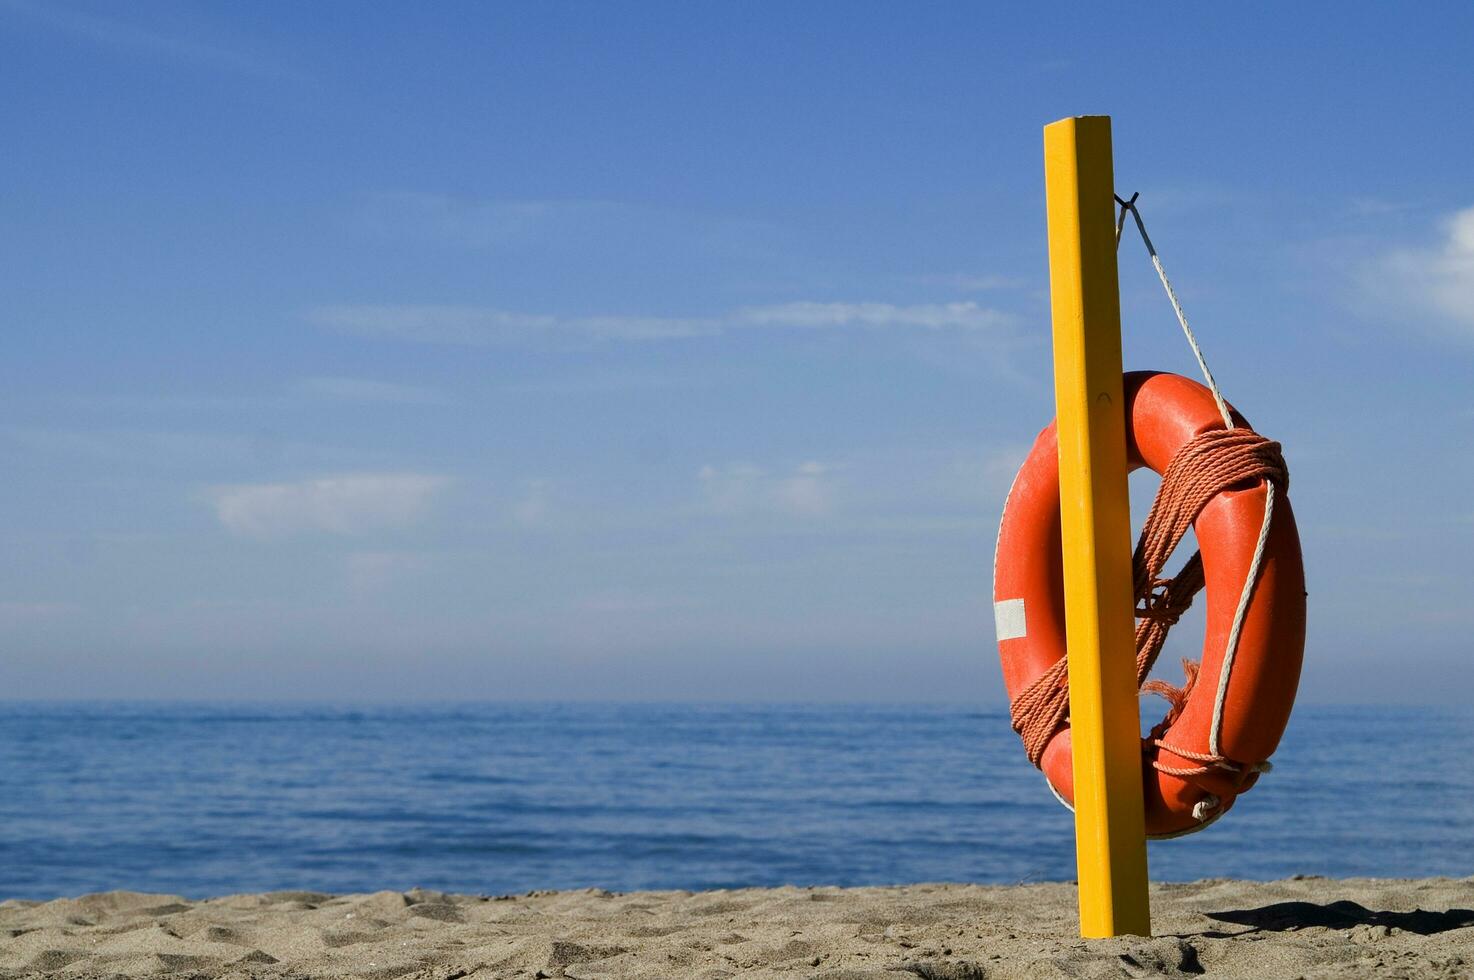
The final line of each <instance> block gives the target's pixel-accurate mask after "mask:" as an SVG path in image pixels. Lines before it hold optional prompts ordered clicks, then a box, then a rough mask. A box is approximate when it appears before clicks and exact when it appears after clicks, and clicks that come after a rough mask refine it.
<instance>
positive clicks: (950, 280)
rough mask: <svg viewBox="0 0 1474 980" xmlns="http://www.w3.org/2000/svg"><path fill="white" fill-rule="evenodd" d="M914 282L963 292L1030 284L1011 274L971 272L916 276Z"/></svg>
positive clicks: (978, 291)
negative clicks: (998, 274)
mask: <svg viewBox="0 0 1474 980" xmlns="http://www.w3.org/2000/svg"><path fill="white" fill-rule="evenodd" d="M912 281H913V282H918V283H921V284H922V285H925V286H943V287H945V288H947V289H955V290H957V291H959V292H963V293H986V292H991V291H992V290H995V289H1019V288H1021V287H1023V286H1026V285H1028V283H1027V281H1026V280H1023V279H1016V278H1013V277H1011V276H996V275H988V274H979V273H969V272H952V273H943V274H939V275H929V276H916V277H915V278H914V279H913V280H912Z"/></svg>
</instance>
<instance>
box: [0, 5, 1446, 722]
mask: <svg viewBox="0 0 1474 980" xmlns="http://www.w3.org/2000/svg"><path fill="white" fill-rule="evenodd" d="M1471 41H1474V7H1470V6H1469V5H1467V4H1447V5H1436V4H1424V5H1418V6H1416V7H1408V8H1401V9H1400V10H1399V12H1398V14H1397V16H1395V17H1393V16H1389V15H1388V13H1387V11H1386V10H1385V8H1380V7H1375V6H1372V5H1355V4H1335V5H1331V4H1325V5H1319V6H1311V5H1293V6H1292V5H1233V6H1231V7H1218V8H1211V9H1210V8H1208V7H1203V6H1161V7H1158V8H1155V9H1152V10H1150V11H1144V10H1133V11H1126V10H1124V9H1123V10H1111V9H1106V8H1104V7H1102V8H1099V9H1094V10H1084V11H1081V10H1077V9H1073V8H1071V7H1069V6H1054V7H1051V6H1048V5H1042V4H1036V5H1028V6H1027V7H1026V6H1025V5H980V4H925V5H921V4H906V5H900V4H896V5H882V4H806V5H800V4H731V5H715V4H683V3H672V4H656V3H645V4H639V5H624V6H616V5H613V4H595V3H587V4H566V3H541V4H471V3H466V4H450V3H447V4H435V5H412V4H400V5H388V4H385V5H364V4H356V3H315V4H294V3H261V4H249V5H241V4H231V5H227V4H213V5H211V4H183V3H170V2H153V3H149V4H141V5H127V6H121V5H115V4H73V3H39V2H38V3H31V2H14V0H10V2H0V65H3V66H4V67H3V69H0V72H3V78H4V80H5V89H6V97H5V99H4V100H3V101H0V121H3V131H4V134H5V138H4V143H5V150H4V152H3V153H0V268H3V270H4V271H3V274H0V327H3V336H4V338H5V356H4V357H3V358H0V460H3V465H4V470H5V479H4V480H3V481H0V542H3V547H0V649H3V651H4V664H5V666H4V668H3V675H0V676H3V684H4V687H5V692H6V693H7V694H8V695H11V696H16V697H102V696H122V697H139V696H165V697H196V698H214V697H244V698H322V697H326V698H346V699H356V698H374V699H377V698H394V699H401V698H449V697H454V698H593V697H617V698H700V699H851V698H854V699H927V698H945V699H948V700H976V701H979V702H984V703H997V702H999V701H1000V699H1001V697H1002V694H1001V682H1000V678H999V675H998V669H997V666H996V653H995V648H994V645H993V642H992V619H991V604H990V601H989V600H990V595H989V588H990V572H991V568H990V565H991V556H992V547H993V537H994V533H995V530H996V527H997V519H998V514H999V511H1000V509H1001V506H1002V499H1003V495H1004V493H1005V491H1006V489H1007V486H1008V482H1009V480H1010V478H1011V475H1012V471H1013V469H1014V468H1015V466H1016V465H1017V463H1018V462H1019V460H1020V459H1021V457H1022V454H1023V452H1024V451H1025V450H1026V448H1027V446H1028V444H1029V443H1030V441H1031V440H1032V438H1033V436H1034V434H1035V433H1036V432H1037V431H1038V429H1039V428H1040V427H1041V426H1043V425H1044V424H1045V423H1046V422H1047V421H1048V419H1049V416H1050V414H1051V404H1052V396H1051V388H1050V384H1051V382H1050V375H1049V348H1048V331H1049V322H1048V306H1047V299H1046V295H1045V291H1046V287H1047V259H1046V251H1045V240H1044V213H1043V189H1042V172H1041V170H1042V164H1041V134H1040V130H1041V127H1042V126H1043V125H1044V124H1045V123H1047V122H1049V121H1051V120H1053V119H1056V118H1059V117H1061V116H1066V115H1072V114H1083V113H1107V114H1111V115H1112V116H1113V117H1114V127H1115V140H1116V171H1117V175H1118V184H1119V186H1120V188H1121V190H1123V191H1125V192H1130V191H1140V192H1141V194H1142V198H1141V205H1142V208H1143V213H1144V215H1145V217H1146V219H1147V221H1148V224H1149V227H1150V228H1151V229H1152V232H1153V235H1154V237H1155V238H1156V240H1157V243H1158V246H1159V248H1160V249H1161V251H1162V254H1163V258H1164V260H1165V262H1166V263H1167V266H1168V269H1169V271H1170V272H1171V273H1172V274H1173V276H1174V280H1175V284H1176V285H1177V286H1178V288H1179V291H1180V293H1181V295H1182V297H1183V300H1184V302H1185V304H1186V305H1187V308H1188V312H1189V314H1190V315H1191V316H1192V317H1193V320H1194V323H1195V325H1196V327H1197V328H1198V331H1199V333H1200V336H1201V338H1202V340H1203V343H1204V345H1205V347H1206V349H1207V352H1208V354H1209V357H1210V359H1211V362H1212V363H1213V365H1214V367H1215V370H1216V372H1217V374H1218V376H1219V379H1220V381H1221V382H1222V383H1223V385H1224V387H1225V389H1226V391H1227V392H1228V394H1229V396H1230V398H1231V399H1232V400H1233V401H1234V402H1235V403H1236V404H1237V405H1238V406H1239V407H1240V408H1241V409H1242V410H1243V411H1244V412H1245V413H1246V414H1247V415H1248V416H1249V418H1250V419H1251V420H1252V421H1254V422H1255V424H1256V425H1257V426H1258V427H1259V428H1260V429H1261V430H1262V431H1264V432H1266V433H1267V434H1270V435H1271V436H1273V437H1275V438H1279V439H1281V440H1282V441H1283V442H1284V443H1285V446H1286V450H1287V455H1288V458H1289V460H1290V465H1291V471H1292V485H1291V496H1292V499H1293V500H1294V502H1295V506H1296V511H1297V515H1298V517H1299V521H1300V526H1301V533H1302V536H1303V542H1304V545H1305V549H1306V558H1307V571H1308V576H1309V588H1310V593H1311V595H1310V616H1311V621H1310V634H1309V642H1308V649H1307V668H1306V674H1305V682H1304V686H1303V695H1302V696H1303V697H1305V698H1307V699H1311V700H1319V701H1376V700H1383V699H1392V700H1401V701H1416V700H1423V699H1433V700H1464V699H1467V697H1468V695H1469V694H1470V686H1469V683H1468V681H1467V677H1468V668H1467V666H1466V664H1467V661H1468V656H1469V653H1470V643H1469V636H1470V633H1471V629H1474V595H1471V593H1474V588H1471V587H1474V571H1471V568H1470V563H1469V560H1468V554H1469V552H1470V549H1471V545H1474V503H1471V502H1470V499H1469V487H1470V486H1471V484H1474V456H1471V450H1470V448H1469V447H1470V446H1471V445H1474V409H1471V408H1470V404H1469V399H1468V397H1467V393H1468V391H1469V388H1470V380H1471V373H1474V371H1471V369H1474V182H1471V179H1470V177H1469V161H1470V160H1471V159H1474V127H1471V126H1470V125H1469V120H1470V119H1474V84H1471V82H1470V76H1469V70H1468V51H1469V47H1470V44H1471ZM1122 301H1123V311H1124V318H1125V324H1126V336H1125V346H1126V360H1127V364H1128V366H1129V367H1134V368H1146V367H1152V368H1160V369H1167V370H1175V371H1180V372H1184V373H1190V372H1191V370H1192V368H1193V364H1192V361H1191V359H1190V356H1189V355H1188V352H1187V350H1186V348H1185V346H1184V345H1183V343H1182V341H1181V339H1180V335H1179V334H1178V333H1177V327H1176V324H1175V322H1174V321H1173V319H1172V316H1171V312H1170V309H1169V308H1168V307H1167V305H1166V302H1165V300H1164V299H1163V297H1162V296H1161V294H1160V290H1159V287H1158V286H1157V284H1156V282H1155V279H1154V278H1153V274H1152V272H1151V269H1150V267H1149V265H1148V264H1147V262H1146V259H1145V256H1144V254H1143V253H1142V252H1141V250H1140V246H1139V243H1137V242H1135V241H1128V242H1127V244H1126V245H1125V247H1124V249H1123V259H1122ZM1133 488H1134V492H1135V493H1136V495H1137V497H1138V498H1140V501H1139V502H1142V501H1144V500H1145V499H1147V498H1146V497H1145V496H1144V495H1146V494H1149V492H1150V489H1151V483H1150V481H1149V480H1140V479H1138V480H1135V481H1134V482H1133ZM1200 628H1201V621H1200V620H1194V619H1192V618H1189V619H1187V620H1185V621H1184V623H1183V626H1182V627H1180V628H1179V633H1181V634H1182V635H1180V636H1179V637H1178V638H1177V640H1176V641H1175V644H1174V648H1175V651H1176V652H1178V653H1188V652H1192V650H1193V648H1194V646H1195V643H1196V638H1197V631H1198V630H1200ZM1175 659H1176V658H1175V657H1174V656H1172V655H1170V652H1169V656H1166V657H1164V658H1163V662H1164V663H1173V662H1175ZM1174 670H1175V668H1174Z"/></svg>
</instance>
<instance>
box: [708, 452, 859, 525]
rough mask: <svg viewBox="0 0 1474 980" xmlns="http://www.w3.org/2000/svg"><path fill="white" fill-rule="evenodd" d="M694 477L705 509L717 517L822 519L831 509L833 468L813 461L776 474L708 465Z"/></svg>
mask: <svg viewBox="0 0 1474 980" xmlns="http://www.w3.org/2000/svg"><path fill="white" fill-rule="evenodd" d="M696 478H697V481H698V482H699V484H700V488H701V495H702V499H703V500H704V501H705V503H706V506H707V508H708V509H709V510H711V511H712V512H714V513H718V514H724V515H737V514H751V513H763V512H769V513H782V514H788V515H790V516H794V517H823V516H825V515H827V514H829V513H831V512H832V511H833V509H834V484H833V480H832V468H831V467H829V466H826V465H825V464H823V463H820V462H817V461H813V460H810V461H807V462H804V463H800V464H799V465H798V466H796V467H794V468H793V469H791V470H789V471H786V472H782V471H780V472H776V473H775V472H770V471H768V470H765V469H763V468H762V467H759V466H754V465H752V464H751V463H728V464H726V465H724V466H712V465H707V466H703V467H702V468H701V469H700V470H699V471H698V472H697V474H696Z"/></svg>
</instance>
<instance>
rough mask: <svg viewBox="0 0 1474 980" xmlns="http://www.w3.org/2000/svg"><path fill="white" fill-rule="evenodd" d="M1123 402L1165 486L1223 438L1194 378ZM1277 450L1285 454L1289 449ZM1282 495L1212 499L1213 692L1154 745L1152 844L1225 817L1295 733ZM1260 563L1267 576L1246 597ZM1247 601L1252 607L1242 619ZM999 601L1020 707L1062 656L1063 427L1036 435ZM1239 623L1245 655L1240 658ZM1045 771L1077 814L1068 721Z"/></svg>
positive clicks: (1136, 451)
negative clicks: (1172, 473) (1181, 460)
mask: <svg viewBox="0 0 1474 980" xmlns="http://www.w3.org/2000/svg"><path fill="white" fill-rule="evenodd" d="M1124 392H1125V409H1126V434H1127V452H1128V457H1129V466H1130V468H1131V469H1136V468H1138V467H1141V466H1146V467H1150V468H1151V469H1152V470H1154V471H1156V472H1157V473H1158V474H1164V473H1166V471H1167V468H1168V466H1169V465H1170V464H1171V462H1172V460H1173V458H1174V457H1175V456H1177V454H1178V453H1179V451H1180V450H1182V449H1183V447H1184V446H1186V445H1187V444H1188V443H1189V442H1193V441H1194V440H1197V439H1199V437H1203V436H1204V434H1205V433H1209V432H1210V431H1212V430H1223V429H1224V428H1225V426H1224V421H1223V418H1222V416H1221V415H1220V413H1219V410H1218V408H1217V406H1216V404H1215V402H1214V399H1213V396H1212V394H1211V393H1210V392H1209V390H1208V389H1207V388H1205V387H1203V386H1202V385H1200V384H1198V383H1197V382H1196V381H1192V380H1190V379H1188V378H1184V377H1181V376H1179V375H1175V374H1165V373H1158V372H1150V371H1139V372H1130V373H1128V374H1126V376H1125V382H1124ZM1235 424H1236V425H1238V426H1242V427H1243V428H1242V430H1234V431H1244V432H1251V431H1252V430H1249V429H1248V426H1247V423H1246V422H1244V421H1243V419H1242V418H1241V417H1238V416H1235ZM1255 438H1258V437H1255ZM1269 445H1271V446H1274V451H1275V452H1276V454H1277V452H1278V447H1277V446H1275V444H1272V443H1270V444H1269ZM1275 490H1276V488H1275V487H1274V486H1273V484H1272V483H1271V482H1270V481H1268V480H1265V479H1257V480H1252V481H1240V482H1238V483H1235V484H1233V485H1232V486H1230V487H1228V488H1226V489H1223V490H1221V491H1219V492H1217V493H1216V494H1215V495H1213V496H1212V497H1211V499H1209V500H1208V501H1207V503H1206V505H1205V506H1203V507H1202V509H1201V511H1199V512H1197V514H1196V516H1195V517H1194V518H1192V529H1193V531H1194V533H1195V535H1196V537H1197V542H1198V546H1199V548H1200V550H1201V558H1202V575H1203V583H1204V585H1205V587H1206V591H1207V594H1208V595H1207V627H1206V631H1205V636H1204V639H1203V657H1202V661H1201V665H1200V670H1199V671H1198V672H1197V676H1200V677H1201V678H1202V682H1201V683H1197V684H1191V686H1190V690H1188V691H1186V692H1185V694H1186V696H1185V698H1182V699H1180V703H1179V704H1178V705H1177V706H1176V707H1175V708H1174V710H1173V711H1172V712H1171V713H1170V714H1169V716H1168V718H1167V719H1164V723H1163V724H1161V725H1158V726H1157V728H1156V729H1154V730H1153V732H1152V736H1151V737H1148V738H1147V739H1144V740H1143V752H1142V766H1143V773H1142V775H1143V784H1144V788H1145V804H1146V806H1145V811H1146V830H1147V834H1148V835H1149V836H1152V837H1173V836H1178V835H1181V834H1184V833H1191V832H1192V831H1194V830H1197V829H1200V828H1201V827H1202V826H1205V825H1206V824H1207V823H1209V822H1211V821H1212V820H1214V819H1217V817H1219V816H1221V815H1222V814H1223V813H1224V812H1226V811H1227V810H1228V809H1229V808H1230V807H1231V806H1232V805H1233V803H1234V801H1235V799H1236V798H1237V797H1238V796H1239V794H1241V793H1243V792H1244V791H1245V790H1247V789H1248V788H1249V787H1251V786H1252V785H1254V783H1255V781H1256V780H1257V778H1258V776H1259V774H1260V773H1261V772H1263V771H1267V769H1268V759H1269V757H1270V755H1271V754H1273V752H1274V750H1275V748H1276V747H1277V746H1278V744H1279V741H1280V737H1281V736H1282V735H1283V734H1284V731H1285V726H1286V724H1287V723H1288V721H1289V717H1290V710H1291V707H1292V706H1293V704H1294V700H1295V689H1296V687H1297V686H1298V684H1299V679H1300V667H1301V661H1302V659H1303V656H1304V646H1305V572H1304V566H1303V563H1302V560H1301V555H1300V539H1299V535H1298V533H1297V531H1296V529H1295V518H1294V514H1293V512H1292V511H1291V509H1290V503H1289V499H1288V497H1287V496H1286V494H1285V493H1283V492H1279V493H1276V492H1275ZM1261 536H1262V537H1263V543H1262V550H1261V546H1260V539H1261ZM1174 543H1175V542H1174ZM1256 552H1258V554H1259V561H1258V569H1257V575H1255V576H1253V580H1252V581H1249V582H1248V584H1247V585H1246V580H1249V579H1250V571H1251V569H1252V568H1253V567H1254V564H1255V556H1256ZM1163 557H1164V558H1165V555H1164V556H1163ZM1137 572H1138V581H1140V577H1139V576H1140V569H1139V568H1138V569H1137ZM1138 598H1141V596H1140V595H1139V596H1138ZM1241 600H1247V604H1246V606H1245V608H1244V610H1243V611H1242V612H1240V611H1239V607H1240V605H1241ZM993 601H994V613H995V618H996V621H997V635H998V651H999V655H1000V657H1001V659H1002V663H1003V680H1004V684H1005V686H1006V687H1007V689H1008V696H1009V700H1010V702H1011V703H1013V704H1015V706H1017V704H1018V700H1019V698H1020V696H1021V695H1024V694H1025V692H1027V691H1029V689H1030V688H1031V686H1033V685H1035V683H1036V682H1038V681H1040V679H1041V677H1042V676H1043V675H1044V674H1045V673H1046V672H1048V671H1050V669H1051V668H1052V667H1054V665H1055V664H1056V662H1058V661H1060V660H1061V659H1062V658H1063V657H1064V655H1065V610H1064V585H1063V570H1062V557H1061V541H1060V489H1059V459H1058V455H1057V442H1056V434H1055V426H1054V424H1053V423H1051V424H1050V425H1049V426H1048V427H1047V428H1046V429H1044V431H1043V432H1041V433H1040V434H1039V437H1038V439H1037V440H1036V441H1035V442H1034V447H1033V450H1032V451H1031V452H1030V453H1029V456H1028V458H1027V459H1026V460H1025V461H1024V464H1023V466H1022V468H1020V470H1019V472H1018V476H1017V477H1016V478H1015V480H1014V483H1013V487H1012V488H1011V489H1010V490H1009V493H1008V500H1007V502H1006V503H1005V505H1004V508H1003V520H1002V523H1001V525H1000V527H999V531H998V545H997V551H996V553H995V556H994V573H993ZM1147 604H1148V606H1150V597H1148V603H1147ZM1149 615H1151V613H1150V611H1149V610H1148V609H1138V611H1137V616H1138V618H1141V617H1143V616H1149ZM1236 621H1237V623H1238V625H1239V631H1238V636H1237V643H1236V644H1234V645H1233V646H1234V648H1233V649H1229V647H1230V642H1229V641H1230V637H1231V634H1232V632H1233V626H1234V625H1235V622H1236ZM1058 672H1059V669H1058V668H1057V669H1056V673H1058ZM1191 681H1192V674H1191V673H1190V675H1189V682H1191ZM1061 683H1067V681H1062V682H1061ZM1016 727H1017V726H1016ZM1047 734H1048V733H1046V735H1047ZM1037 741H1039V742H1040V744H1043V742H1042V739H1040V740H1037ZM1036 764H1037V765H1038V766H1039V768H1040V769H1041V770H1042V771H1043V772H1044V775H1045V777H1046V778H1047V779H1048V780H1049V785H1050V786H1051V788H1052V789H1053V790H1054V792H1055V794H1056V795H1057V796H1058V797H1059V798H1060V800H1061V802H1063V803H1065V804H1066V805H1072V801H1073V798H1074V791H1073V774H1072V768H1071V765H1072V763H1071V754H1070V731H1069V725H1068V720H1067V719H1065V720H1064V721H1063V723H1062V724H1061V725H1060V727H1059V728H1058V729H1057V730H1055V731H1054V732H1053V734H1052V737H1048V742H1047V745H1045V746H1044V748H1043V751H1042V753H1039V754H1038V758H1037V762H1036Z"/></svg>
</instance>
